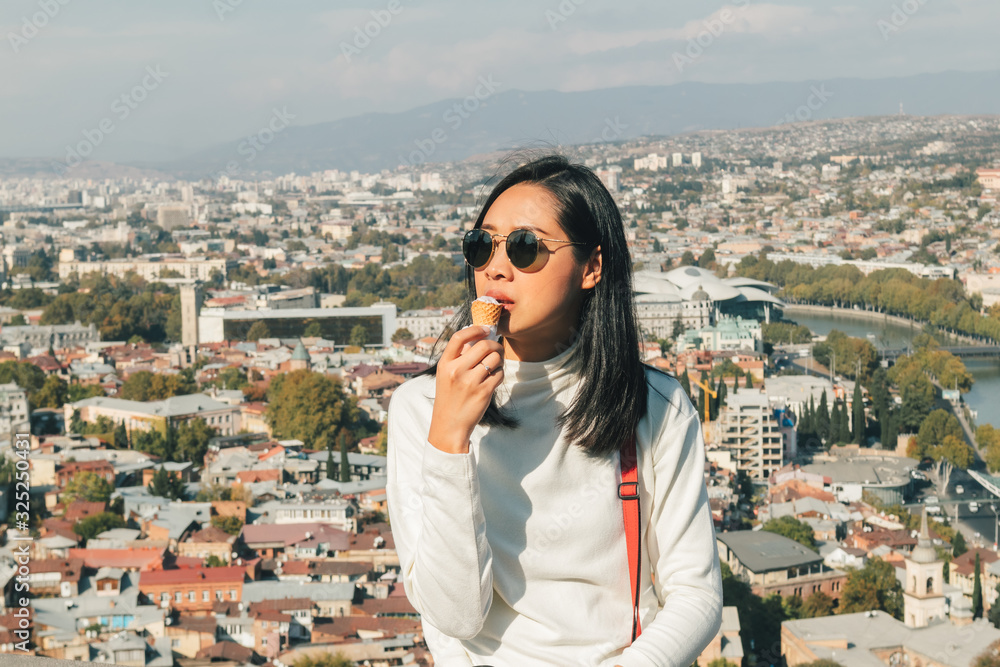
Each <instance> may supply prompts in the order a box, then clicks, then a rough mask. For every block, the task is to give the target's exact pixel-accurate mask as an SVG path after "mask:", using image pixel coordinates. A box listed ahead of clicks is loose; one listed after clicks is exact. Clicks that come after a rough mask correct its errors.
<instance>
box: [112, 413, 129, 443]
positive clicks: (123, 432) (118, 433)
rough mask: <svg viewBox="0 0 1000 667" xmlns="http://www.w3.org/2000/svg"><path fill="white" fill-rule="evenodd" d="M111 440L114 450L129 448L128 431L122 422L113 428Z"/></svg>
mask: <svg viewBox="0 0 1000 667" xmlns="http://www.w3.org/2000/svg"><path fill="white" fill-rule="evenodd" d="M112 440H113V442H112V445H113V446H114V448H115V449H128V448H129V438H128V429H126V428H125V421H124V420H123V421H120V422H118V426H116V427H115V430H114V435H113V436H112Z"/></svg>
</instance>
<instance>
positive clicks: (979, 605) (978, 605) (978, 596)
mask: <svg viewBox="0 0 1000 667" xmlns="http://www.w3.org/2000/svg"><path fill="white" fill-rule="evenodd" d="M979 569H980V564H979V552H978V551H977V552H976V564H975V575H976V578H975V579H974V580H973V583H972V618H974V619H976V618H982V617H983V582H982V575H980V573H979Z"/></svg>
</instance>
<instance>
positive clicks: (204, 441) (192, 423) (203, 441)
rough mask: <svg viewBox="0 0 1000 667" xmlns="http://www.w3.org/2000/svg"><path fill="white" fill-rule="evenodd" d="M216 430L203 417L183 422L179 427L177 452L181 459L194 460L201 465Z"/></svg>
mask: <svg viewBox="0 0 1000 667" xmlns="http://www.w3.org/2000/svg"><path fill="white" fill-rule="evenodd" d="M215 435H216V431H215V429H214V428H212V427H211V426H209V425H208V424H207V423H205V420H204V419H202V418H201V417H198V418H196V419H190V420H188V421H185V422H182V423H181V425H180V426H178V427H177V453H178V455H179V460H181V461H192V462H193V463H194V464H195V465H201V464H202V462H203V461H204V460H205V453H206V452H207V451H208V443H209V442H210V441H211V440H212V438H214V437H215Z"/></svg>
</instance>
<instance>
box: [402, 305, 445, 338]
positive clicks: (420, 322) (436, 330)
mask: <svg viewBox="0 0 1000 667" xmlns="http://www.w3.org/2000/svg"><path fill="white" fill-rule="evenodd" d="M455 312H456V309H455V308H423V309H421V310H407V311H404V312H403V313H402V314H400V315H398V316H397V317H396V326H397V327H399V328H400V329H406V330H408V331H409V332H410V333H411V334H413V339H414V340H417V339H420V338H427V337H428V336H433V337H434V338H437V337H438V336H440V335H441V334H442V333H443V332H444V329H445V327H446V326H448V324H449V323H450V322H451V321H452V320H453V319H454V318H455Z"/></svg>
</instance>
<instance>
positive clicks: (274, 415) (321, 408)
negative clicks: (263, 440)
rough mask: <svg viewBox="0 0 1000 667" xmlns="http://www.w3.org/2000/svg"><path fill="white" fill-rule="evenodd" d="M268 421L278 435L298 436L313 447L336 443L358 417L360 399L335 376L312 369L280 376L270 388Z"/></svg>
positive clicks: (306, 444)
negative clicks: (346, 390) (347, 391)
mask: <svg viewBox="0 0 1000 667" xmlns="http://www.w3.org/2000/svg"><path fill="white" fill-rule="evenodd" d="M267 397H268V407H267V423H268V424H269V425H270V426H271V429H272V430H273V432H274V436H275V437H277V438H296V439H298V440H301V441H302V442H304V443H305V446H306V447H308V448H309V449H313V450H315V449H319V448H320V447H325V446H326V444H327V443H329V442H332V441H333V439H334V435H335V433H336V432H337V430H338V429H341V428H350V427H351V426H352V425H353V424H354V422H355V421H356V420H357V418H358V408H357V402H356V399H355V398H354V397H353V396H346V395H345V394H344V388H343V385H341V383H340V382H338V381H336V380H335V379H333V378H331V377H328V376H326V375H323V374H321V373H315V372H313V371H309V370H305V369H302V370H297V371H293V372H291V373H286V374H284V375H278V376H277V377H275V378H274V380H272V381H271V385H270V387H268V390H267Z"/></svg>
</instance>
